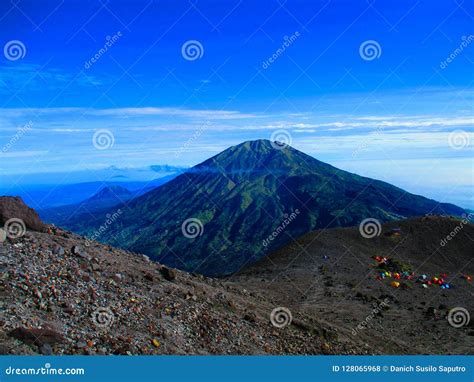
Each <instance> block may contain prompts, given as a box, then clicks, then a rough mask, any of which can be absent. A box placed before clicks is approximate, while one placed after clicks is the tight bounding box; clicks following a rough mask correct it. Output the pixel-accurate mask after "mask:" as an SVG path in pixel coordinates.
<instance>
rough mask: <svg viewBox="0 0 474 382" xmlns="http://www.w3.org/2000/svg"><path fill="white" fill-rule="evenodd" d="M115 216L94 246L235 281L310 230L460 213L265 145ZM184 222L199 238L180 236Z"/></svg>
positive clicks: (184, 178)
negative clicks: (128, 251)
mask: <svg viewBox="0 0 474 382" xmlns="http://www.w3.org/2000/svg"><path fill="white" fill-rule="evenodd" d="M394 202H395V203H394ZM117 208H120V209H121V210H122V211H123V213H122V214H121V217H120V219H118V220H117V221H116V222H114V224H112V225H111V226H110V227H108V229H107V230H106V231H105V232H103V233H102V234H101V236H100V237H99V238H98V240H99V241H104V242H106V243H109V244H111V245H115V246H118V247H122V248H129V249H133V250H134V251H136V252H142V253H145V254H147V255H149V256H150V257H152V258H153V259H155V260H158V261H160V262H162V263H164V264H167V265H169V266H172V267H176V268H179V269H183V270H186V271H190V272H197V273H202V274H206V275H211V276H222V275H227V274H231V273H233V272H235V271H237V270H239V269H240V268H241V267H243V266H245V265H248V264H250V263H252V262H255V261H257V260H259V259H261V258H262V257H265V256H266V253H268V251H271V250H275V249H277V248H278V247H279V246H281V245H284V244H286V243H287V242H289V241H290V240H293V239H294V238H297V237H299V236H301V235H303V234H305V233H307V232H310V231H312V230H315V229H320V228H331V227H339V226H342V227H344V226H355V225H358V224H359V223H360V222H361V221H362V220H363V219H365V218H374V219H378V220H380V221H382V222H384V221H389V220H396V219H403V218H406V217H413V216H420V215H424V214H427V213H434V214H447V215H456V216H459V215H461V214H462V213H464V212H465V211H464V210H463V209H462V208H460V207H457V206H454V205H451V204H446V203H438V202H436V201H433V200H430V199H427V198H424V197H422V196H418V195H413V194H410V193H408V192H406V191H404V190H402V189H400V188H398V187H395V186H392V185H390V184H388V183H385V182H382V181H378V180H374V179H370V178H365V177H361V176H358V175H356V174H352V173H349V172H346V171H344V170H340V169H337V168H336V167H333V166H331V165H329V164H326V163H324V162H321V161H319V160H317V159H315V158H313V157H311V156H309V155H307V154H305V153H302V152H301V151H299V150H296V149H294V148H292V147H290V146H280V145H279V144H277V143H274V142H270V141H268V140H257V141H246V142H243V143H241V144H239V145H236V146H232V147H230V148H228V149H226V150H224V151H223V152H221V153H219V154H217V155H215V156H213V157H211V158H209V159H208V160H206V161H203V162H202V163H200V164H198V165H196V166H195V167H193V168H192V169H191V170H190V171H188V172H185V173H183V174H181V175H179V176H178V177H176V178H175V179H173V180H172V181H170V182H168V183H166V184H165V185H163V186H161V187H159V188H156V189H154V190H152V191H150V192H148V193H146V194H144V195H142V196H140V197H138V198H135V199H132V200H131V201H129V202H127V203H125V204H123V205H120V206H115V208H114V209H117ZM297 209H298V210H299V211H300V214H298V217H297V219H295V220H294V221H292V222H291V224H290V225H289V226H287V227H285V229H284V231H283V232H282V233H281V234H278V235H277V236H276V237H275V238H274V239H273V240H272V241H271V245H269V246H266V247H264V246H263V245H262V243H263V240H265V239H266V238H267V237H268V236H269V235H272V234H273V232H275V230H276V229H278V227H280V226H281V224H282V222H284V221H285V216H288V215H289V214H291V213H292V212H294V211H295V210H297ZM113 212H114V210H113V209H109V210H104V211H101V212H99V213H96V214H94V215H95V216H85V215H83V216H77V217H76V218H75V219H74V221H73V222H72V224H70V225H67V226H66V227H65V228H68V229H71V230H73V231H76V232H78V233H80V234H92V233H93V232H95V231H96V230H97V229H98V227H99V226H100V225H101V224H102V223H103V221H105V220H106V215H107V214H109V215H110V214H112V213H113ZM189 222H191V223H193V222H194V225H191V226H190V227H191V228H193V229H197V235H196V236H194V231H193V232H191V233H190V234H189V233H188V235H186V233H187V232H186V231H185V228H186V227H185V223H189Z"/></svg>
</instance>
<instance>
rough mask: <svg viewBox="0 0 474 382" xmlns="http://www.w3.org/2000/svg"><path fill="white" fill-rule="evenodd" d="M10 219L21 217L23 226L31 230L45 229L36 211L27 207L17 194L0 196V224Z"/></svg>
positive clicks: (41, 230) (43, 230) (42, 230)
mask: <svg viewBox="0 0 474 382" xmlns="http://www.w3.org/2000/svg"><path fill="white" fill-rule="evenodd" d="M10 219H21V220H23V223H25V226H26V227H27V228H29V229H31V230H33V231H40V232H45V231H46V228H47V227H46V225H45V224H44V223H43V222H42V221H41V219H40V217H39V215H38V214H37V213H36V211H35V210H34V209H32V208H30V207H28V206H27V205H26V204H25V203H24V202H23V200H22V199H21V198H20V197H18V196H0V224H1V225H2V226H3V225H4V224H5V223H6V222H7V221H8V220H10Z"/></svg>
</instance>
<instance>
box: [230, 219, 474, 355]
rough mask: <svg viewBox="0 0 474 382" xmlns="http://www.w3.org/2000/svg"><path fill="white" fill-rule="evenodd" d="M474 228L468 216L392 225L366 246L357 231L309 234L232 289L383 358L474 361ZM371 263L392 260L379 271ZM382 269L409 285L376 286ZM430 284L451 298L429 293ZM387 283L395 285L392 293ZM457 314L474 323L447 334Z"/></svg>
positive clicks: (235, 280) (233, 282)
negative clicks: (466, 357)
mask: <svg viewBox="0 0 474 382" xmlns="http://www.w3.org/2000/svg"><path fill="white" fill-rule="evenodd" d="M469 221H470V222H469ZM473 221H474V214H471V215H469V216H468V217H465V218H464V219H461V220H459V219H452V218H448V217H440V216H426V217H422V218H413V219H407V220H402V221H393V222H388V223H385V224H383V225H382V226H381V227H380V230H379V231H378V233H379V235H378V236H375V237H373V238H365V237H363V236H362V235H361V234H360V232H359V229H358V227H352V228H334V229H328V230H318V231H313V232H310V233H308V234H306V235H304V236H302V237H300V238H298V239H297V240H296V241H295V242H293V243H291V244H288V245H286V246H283V247H282V248H280V249H278V250H277V251H275V252H273V253H271V254H269V255H268V256H267V257H266V258H264V259H262V260H261V261H258V262H257V263H255V264H254V265H252V266H250V267H248V268H245V269H244V270H242V271H241V272H239V273H238V274H235V275H232V277H231V278H230V280H229V285H230V286H239V287H240V288H245V289H246V290H248V291H251V292H253V293H255V294H263V295H265V297H266V298H269V299H272V300H273V301H275V302H276V304H278V305H280V306H285V307H287V308H288V309H290V310H291V311H292V312H300V313H304V314H306V315H308V316H311V317H324V318H325V320H326V321H327V322H331V324H332V325H334V327H335V328H337V329H338V332H339V333H340V334H341V336H344V335H345V334H346V335H348V336H350V337H352V338H354V339H355V338H357V339H358V340H360V341H362V343H364V344H365V345H364V346H365V347H367V348H370V349H373V350H375V351H378V352H381V353H383V354H406V353H408V354H473V350H474V349H473V348H472V336H473V335H474V321H473V319H472V312H474V299H473V298H472V288H473V284H472V280H470V279H469V277H472V276H474V262H473V261H472V258H473V257H472V255H473V254H474V225H473V224H472V222H473ZM448 236H449V237H450V240H449V241H448V240H447V239H446V237H448ZM376 256H380V257H385V258H386V259H389V260H388V261H387V263H383V262H377V261H376V260H375V259H374V257H376ZM385 268H387V269H388V270H391V271H393V272H397V271H398V272H402V271H408V272H409V273H411V272H414V277H412V276H411V275H410V279H407V278H404V277H402V278H401V279H395V278H394V277H384V278H381V277H380V272H381V271H382V270H383V269H385ZM443 274H444V275H443ZM441 275H443V276H441ZM423 276H424V277H425V279H424V280H425V282H424V283H422V282H420V280H423V279H420V278H422V277H423ZM433 277H443V278H444V279H445V281H446V282H447V283H449V285H450V288H449V289H443V288H442V287H441V286H440V285H436V284H434V283H432V284H431V285H429V284H427V282H428V281H430V282H431V280H432V279H433ZM394 281H395V282H399V283H400V285H399V286H398V287H393V286H392V285H391V283H392V282H394ZM387 299H388V300H387ZM384 301H385V303H384ZM374 308H375V314H374ZM454 308H457V311H458V312H461V315H460V317H459V318H461V316H462V310H461V308H462V309H465V310H466V311H468V312H471V322H470V323H468V322H467V320H466V321H464V323H465V324H466V325H465V326H462V327H461V325H460V326H459V327H454V326H452V325H450V323H449V321H448V320H447V319H446V318H447V317H448V313H449V312H450V310H451V309H454ZM453 311H454V310H453ZM460 322H462V320H461V321H460ZM360 325H361V326H360ZM440 338H442V340H441V341H440V340H439V339H440Z"/></svg>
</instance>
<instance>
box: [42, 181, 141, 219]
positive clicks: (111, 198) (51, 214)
mask: <svg viewBox="0 0 474 382" xmlns="http://www.w3.org/2000/svg"><path fill="white" fill-rule="evenodd" d="M133 195H134V194H133V193H132V192H131V191H129V190H128V189H126V188H125V187H122V186H106V187H104V188H102V189H101V190H100V191H99V192H98V193H97V194H95V195H93V196H92V197H90V198H89V199H86V200H84V201H83V202H81V203H77V204H71V205H67V206H60V207H54V208H49V209H46V210H42V211H40V212H39V214H40V216H41V218H42V219H43V220H44V221H46V222H54V223H55V224H56V225H58V226H63V225H68V222H69V221H70V220H74V219H75V216H77V215H82V214H94V213H95V212H96V211H97V210H102V209H104V208H109V207H113V206H116V205H118V204H122V203H124V202H126V201H127V200H130V199H131V198H132V197H133Z"/></svg>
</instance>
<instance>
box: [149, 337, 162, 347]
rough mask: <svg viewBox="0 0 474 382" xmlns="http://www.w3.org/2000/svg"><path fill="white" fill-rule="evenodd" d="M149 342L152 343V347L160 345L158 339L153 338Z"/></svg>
mask: <svg viewBox="0 0 474 382" xmlns="http://www.w3.org/2000/svg"><path fill="white" fill-rule="evenodd" d="M151 343H152V344H153V346H154V347H156V348H159V347H160V346H161V344H160V341H158V340H157V339H156V338H154V339H153V340H152V341H151Z"/></svg>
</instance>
